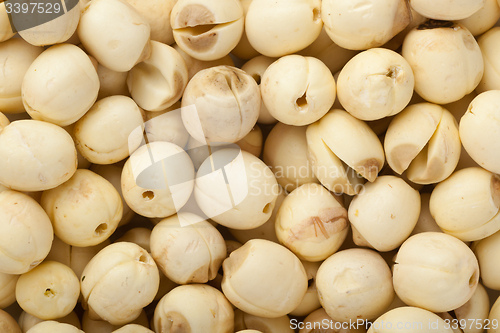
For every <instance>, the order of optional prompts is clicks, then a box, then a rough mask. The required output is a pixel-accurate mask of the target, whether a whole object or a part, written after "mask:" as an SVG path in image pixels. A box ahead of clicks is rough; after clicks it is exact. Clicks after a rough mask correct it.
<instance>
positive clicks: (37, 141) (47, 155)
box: [0, 120, 77, 191]
mask: <svg viewBox="0 0 500 333" xmlns="http://www.w3.org/2000/svg"><path fill="white" fill-rule="evenodd" d="M0 160H1V161H4V163H1V164H0V184H3V185H5V186H6V187H9V188H12V189H15V190H19V191H43V190H48V189H51V188H54V187H57V186H59V185H60V184H62V183H64V182H65V181H67V180H68V179H70V178H71V177H72V176H73V174H74V173H75V171H76V168H77V156H76V149H75V145H74V142H73V139H72V138H71V136H70V135H69V134H68V133H67V132H66V131H65V130H64V129H62V128H60V127H59V126H56V125H53V124H50V123H46V122H43V121H38V120H19V121H15V122H12V123H11V124H9V125H8V126H6V127H5V128H4V129H3V130H2V131H0Z"/></svg>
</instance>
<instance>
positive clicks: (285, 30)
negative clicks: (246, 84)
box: [245, 0, 323, 57]
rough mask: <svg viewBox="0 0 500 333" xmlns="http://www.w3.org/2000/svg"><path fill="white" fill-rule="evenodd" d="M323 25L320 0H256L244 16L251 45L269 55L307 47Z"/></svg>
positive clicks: (291, 51) (285, 53) (281, 54)
mask: <svg viewBox="0 0 500 333" xmlns="http://www.w3.org/2000/svg"><path fill="white" fill-rule="evenodd" d="M322 27H323V22H322V21H321V1H320V0H298V1H293V2H289V1H286V0H278V1H273V2H269V1H266V0H253V1H252V3H251V4H250V6H249V7H248V13H247V15H246V17H245V32H246V36H247V37H248V41H249V42H250V45H251V46H252V47H253V48H255V50H256V51H257V52H259V53H261V54H263V55H265V56H268V57H281V56H284V55H287V54H292V53H294V52H297V51H300V50H302V49H304V48H306V47H307V46H309V45H310V44H311V43H312V42H314V40H315V39H316V38H317V37H318V35H319V34H320V32H321V28H322ZM263 36H266V38H263Z"/></svg>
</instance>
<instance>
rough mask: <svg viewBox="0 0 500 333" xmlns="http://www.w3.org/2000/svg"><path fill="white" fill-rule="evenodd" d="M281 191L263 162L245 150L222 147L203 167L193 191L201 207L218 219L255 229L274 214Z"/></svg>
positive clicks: (228, 223) (227, 225) (222, 221)
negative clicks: (213, 166) (213, 167)
mask: <svg viewBox="0 0 500 333" xmlns="http://www.w3.org/2000/svg"><path fill="white" fill-rule="evenodd" d="M212 161H215V163H216V165H217V169H215V170H214V169H212V164H211V163H212ZM222 162H224V165H223V166H224V168H223V169H221V168H220V167H222V165H221V164H222ZM223 170H224V173H225V175H226V177H228V179H229V180H230V181H229V186H228V185H227V184H226V181H225V176H224V173H223ZM278 191H279V188H278V183H277V182H276V178H275V177H274V175H273V173H272V171H271V170H270V169H269V167H268V166H267V165H265V164H264V162H262V161H261V160H260V159H258V158H257V157H255V156H254V155H252V154H250V153H248V152H246V151H242V150H237V149H222V150H218V151H216V152H215V153H214V154H212V155H211V157H210V158H207V159H206V160H205V162H203V164H202V165H201V166H200V169H199V170H198V173H197V176H196V185H195V189H194V194H195V198H196V202H197V203H198V206H199V207H200V209H201V210H202V211H203V213H205V214H206V216H208V217H209V218H211V219H212V220H214V221H215V222H217V223H219V224H221V225H223V226H226V227H228V228H233V229H253V228H257V227H259V226H261V225H262V224H264V223H265V222H266V221H267V220H268V219H269V218H270V217H271V214H272V211H273V208H274V205H275V202H276V198H277V196H278Z"/></svg>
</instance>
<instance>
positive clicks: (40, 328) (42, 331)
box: [26, 320, 85, 333]
mask: <svg viewBox="0 0 500 333" xmlns="http://www.w3.org/2000/svg"><path fill="white" fill-rule="evenodd" d="M26 333H85V332H84V331H82V330H80V329H78V328H76V327H75V326H73V325H70V324H65V323H59V322H57V321H52V320H49V321H44V322H41V323H39V324H36V325H35V326H33V327H32V328H30V329H29V330H28V331H27V332H26Z"/></svg>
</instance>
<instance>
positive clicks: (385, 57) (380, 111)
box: [337, 48, 415, 120]
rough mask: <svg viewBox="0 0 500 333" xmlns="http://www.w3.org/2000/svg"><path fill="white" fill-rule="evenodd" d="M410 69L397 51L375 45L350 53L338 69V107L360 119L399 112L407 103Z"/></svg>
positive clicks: (382, 116) (412, 79) (411, 78)
mask: <svg viewBox="0 0 500 333" xmlns="http://www.w3.org/2000/svg"><path fill="white" fill-rule="evenodd" d="M414 83H415V81H414V77H413V71H412V69H411V67H410V65H409V64H408V62H407V61H406V60H405V59H404V58H403V57H402V56H400V55H399V54H398V53H396V52H394V51H391V50H387V49H382V48H375V49H370V50H367V51H364V52H361V53H360V54H358V55H356V56H354V57H353V58H352V59H351V60H349V62H348V63H347V64H346V65H345V66H344V67H343V68H342V71H341V72H340V75H339V78H338V81H337V94H338V97H339V101H340V103H341V104H342V106H343V107H344V108H345V109H346V111H347V112H349V113H350V114H351V115H353V116H354V117H356V118H358V119H362V120H377V119H381V118H384V117H388V116H393V115H395V114H397V113H399V112H401V111H402V110H403V109H404V108H405V107H406V105H407V104H408V103H409V102H410V99H411V97H412V95H413V87H414Z"/></svg>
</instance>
